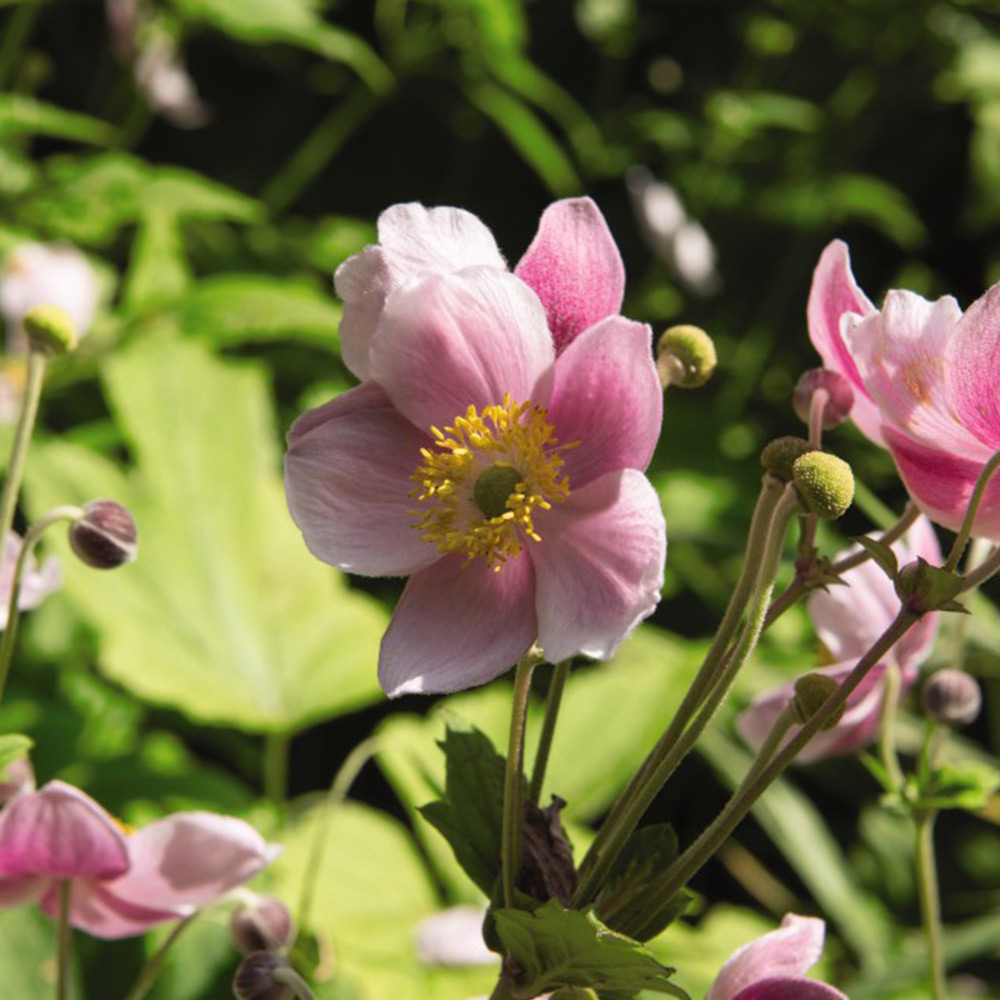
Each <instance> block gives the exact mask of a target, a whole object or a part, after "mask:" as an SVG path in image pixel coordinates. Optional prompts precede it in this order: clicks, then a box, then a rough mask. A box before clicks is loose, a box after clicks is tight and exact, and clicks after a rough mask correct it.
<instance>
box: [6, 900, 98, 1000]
mask: <svg viewBox="0 0 1000 1000" xmlns="http://www.w3.org/2000/svg"><path fill="white" fill-rule="evenodd" d="M54 947H55V943H54V939H53V936H52V921H51V920H50V919H48V918H47V917H45V916H44V915H43V914H42V912H41V910H39V909H38V907H36V906H21V907H18V908H16V909H13V910H7V909H5V910H0V996H3V997H11V998H13V997H47V996H51V995H52V993H53V986H52V982H53V980H52V968H53V964H52V963H53V954H54ZM75 971H76V970H75V968H74V973H75ZM73 980H75V982H72V983H71V989H70V997H73V998H80V997H82V995H83V994H82V991H81V990H80V989H79V985H80V984H79V981H78V977H77V976H76V975H74V976H73Z"/></svg>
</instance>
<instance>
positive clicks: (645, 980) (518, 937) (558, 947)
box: [494, 900, 687, 997]
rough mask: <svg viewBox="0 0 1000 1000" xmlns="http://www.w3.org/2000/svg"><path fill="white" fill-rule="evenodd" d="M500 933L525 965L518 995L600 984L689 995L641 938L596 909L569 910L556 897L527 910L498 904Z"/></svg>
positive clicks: (509, 950)
mask: <svg viewBox="0 0 1000 1000" xmlns="http://www.w3.org/2000/svg"><path fill="white" fill-rule="evenodd" d="M494 917H495V919H496V928H497V934H498V935H499V936H500V939H501V941H503V944H504V949H505V952H506V954H507V955H508V957H509V958H511V959H512V960H513V961H514V962H515V963H516V965H517V967H518V968H519V969H520V977H519V981H518V983H517V985H516V987H515V991H514V992H515V995H516V996H518V997H534V996H537V995H538V994H539V993H541V992H543V991H544V990H551V989H557V988H559V987H561V986H590V987H592V988H594V989H598V990H625V991H635V990H640V989H648V990H654V991H656V992H658V993H668V994H670V995H671V996H676V997H686V996H687V994H685V993H684V991H683V990H681V989H679V988H678V987H676V986H674V985H673V984H672V983H671V982H670V981H669V978H670V976H671V975H672V973H673V971H674V970H673V969H669V968H667V967H666V966H665V965H661V964H660V963H659V962H658V961H657V960H656V959H655V958H654V957H653V956H652V955H651V954H650V953H649V952H648V951H647V950H646V949H645V948H644V947H643V946H642V945H641V944H639V942H638V941H632V940H631V939H630V938H627V937H625V936H624V935H623V934H617V933H616V932H615V931H612V930H610V929H609V928H608V927H605V926H604V924H602V923H601V921H600V920H598V919H597V917H595V916H594V914H593V913H590V912H588V913H581V912H580V911H578V910H566V909H563V907H562V906H561V905H560V904H559V903H558V902H557V901H556V900H550V901H549V902H548V903H546V904H545V905H544V906H542V907H540V908H539V909H537V910H535V911H534V913H527V912H525V911H524V910H495V911H494Z"/></svg>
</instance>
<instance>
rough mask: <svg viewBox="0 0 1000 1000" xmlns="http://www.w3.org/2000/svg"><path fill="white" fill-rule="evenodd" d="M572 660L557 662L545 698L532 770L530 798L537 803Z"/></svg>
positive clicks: (543, 782)
mask: <svg viewBox="0 0 1000 1000" xmlns="http://www.w3.org/2000/svg"><path fill="white" fill-rule="evenodd" d="M572 663H573V661H572V660H563V661H562V663H557V664H556V665H555V668H554V670H553V673H552V683H551V684H550V685H549V693H548V696H547V698H546V700H545V720H544V721H543V722H542V732H541V735H540V736H539V737H538V750H537V751H536V752H535V766H534V769H533V770H532V772H531V788H530V789H529V790H528V798H529V799H531V801H532V802H535V803H537V802H538V799H539V797H540V796H541V794H542V785H544V784H545V769H546V767H547V766H548V763H549V753H550V752H551V750H552V737H553V736H554V735H555V731H556V721H557V719H558V718H559V706H560V705H561V704H562V696H563V690H564V689H565V687H566V678H567V677H569V671H570V667H571V666H572Z"/></svg>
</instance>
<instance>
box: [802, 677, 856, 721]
mask: <svg viewBox="0 0 1000 1000" xmlns="http://www.w3.org/2000/svg"><path fill="white" fill-rule="evenodd" d="M838 687H840V685H839V684H838V683H837V682H836V681H835V680H834V679H833V678H832V677H827V676H826V674H806V675H805V676H804V677H800V678H799V679H798V680H797V681H796V682H795V699H794V700H793V701H792V712H793V713H794V715H795V721H796V722H798V723H799V724H800V725H805V724H806V723H807V722H808V721H809V720H810V719H811V718H812V717H813V716H814V715H815V714H816V713H817V712H818V711H819V710H820V709H821V708H822V707H823V704H824V702H825V701H826V699H827V698H829V697H830V695H831V694H833V692H834V691H836V690H837V688H838ZM843 714H844V706H843V705H841V706H840V709H839V711H837V712H834V714H833V715H831V716H830V718H829V719H827V720H826V722H824V723H823V726H822V728H823V729H832V728H833V727H834V726H835V725H836V724H837V723H838V722H840V717H841V716H842V715H843Z"/></svg>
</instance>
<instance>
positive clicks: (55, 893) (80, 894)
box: [40, 879, 187, 940]
mask: <svg viewBox="0 0 1000 1000" xmlns="http://www.w3.org/2000/svg"><path fill="white" fill-rule="evenodd" d="M105 886H106V883H103V882H99V881H94V880H92V879H77V880H76V881H74V883H73V889H72V894H71V896H70V907H69V910H70V923H71V924H72V925H73V926H74V927H76V928H78V929H79V930H81V931H86V933H88V934H92V935H93V936H94V937H98V938H104V939H105V940H114V939H117V938H126V937H135V936H136V935H137V934H145V933H146V931H148V930H149V929H150V928H151V927H155V926H156V925H157V924H162V923H163V922H164V921H165V920H177V919H179V918H181V917H183V916H186V915H187V912H186V911H184V910H157V909H152V908H150V907H148V906H142V905H140V904H136V903H130V902H128V901H127V900H124V899H119V898H118V897H117V896H115V895H114V893H112V892H110V891H108V889H107V888H106V887H105ZM40 905H41V908H42V910H43V911H44V912H45V913H47V914H48V915H49V916H50V917H53V918H55V917H56V916H57V914H58V912H59V887H58V884H57V883H52V884H51V885H50V887H49V890H48V891H47V892H46V894H45V896H44V897H43V898H42V900H41V904H40Z"/></svg>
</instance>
